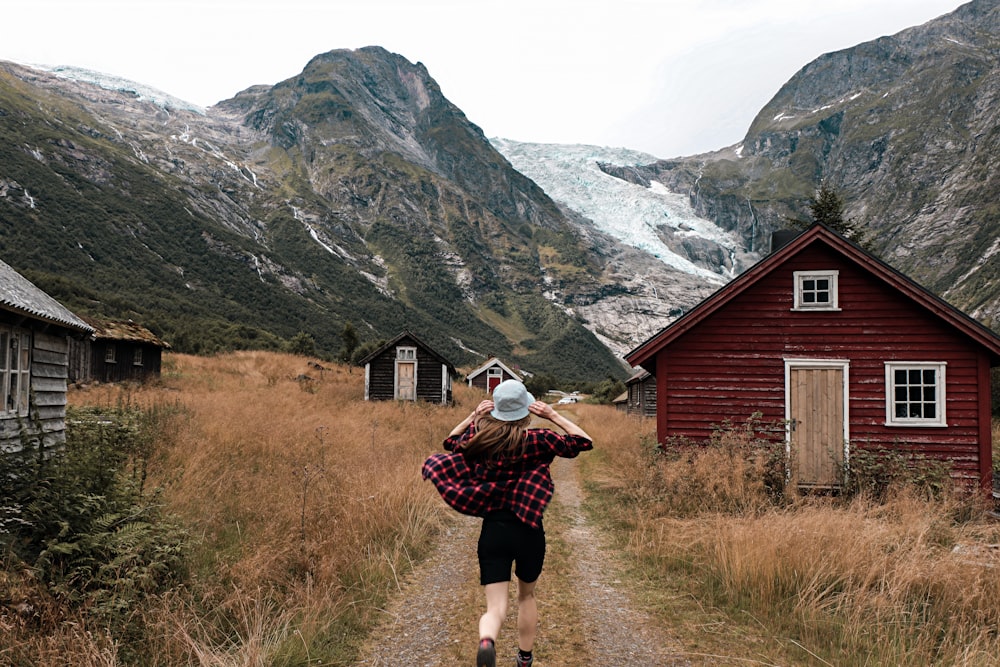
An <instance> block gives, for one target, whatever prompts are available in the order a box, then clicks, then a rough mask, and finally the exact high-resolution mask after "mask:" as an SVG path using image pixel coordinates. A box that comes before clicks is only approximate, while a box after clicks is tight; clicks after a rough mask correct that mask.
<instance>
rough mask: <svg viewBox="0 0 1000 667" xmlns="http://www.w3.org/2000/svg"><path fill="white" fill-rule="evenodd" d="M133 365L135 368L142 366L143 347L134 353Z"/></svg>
mask: <svg viewBox="0 0 1000 667" xmlns="http://www.w3.org/2000/svg"><path fill="white" fill-rule="evenodd" d="M132 365H133V366H142V348H141V347H137V348H135V351H134V352H133V353H132Z"/></svg>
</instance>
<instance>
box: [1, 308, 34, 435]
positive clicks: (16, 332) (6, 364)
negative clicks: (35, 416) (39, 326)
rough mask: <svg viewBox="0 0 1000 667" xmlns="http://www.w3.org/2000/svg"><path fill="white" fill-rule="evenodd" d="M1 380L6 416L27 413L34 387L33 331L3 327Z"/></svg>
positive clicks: (2, 410)
mask: <svg viewBox="0 0 1000 667" xmlns="http://www.w3.org/2000/svg"><path fill="white" fill-rule="evenodd" d="M0 383H2V389H0V391H2V393H3V399H2V400H3V407H2V409H0V412H2V413H3V414H5V415H8V416H10V415H20V416H22V417H23V416H25V415H27V414H28V400H29V391H30V386H31V334H30V333H29V332H28V331H26V330H24V329H18V328H16V327H0Z"/></svg>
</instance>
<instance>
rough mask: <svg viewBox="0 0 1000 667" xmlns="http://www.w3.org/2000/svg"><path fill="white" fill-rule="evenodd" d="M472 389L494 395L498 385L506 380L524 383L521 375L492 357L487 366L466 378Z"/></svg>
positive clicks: (481, 367) (484, 365)
mask: <svg viewBox="0 0 1000 667" xmlns="http://www.w3.org/2000/svg"><path fill="white" fill-rule="evenodd" d="M465 379H466V382H468V384H469V386H470V387H476V388H478V389H482V390H483V391H485V392H486V393H487V394H492V393H493V390H494V389H495V388H496V386H497V385H498V384H500V383H501V382H503V381H504V380H518V381H523V380H522V378H521V375H520V374H519V373H516V372H515V371H512V370H511V369H510V368H508V367H507V366H506V365H505V364H504V363H503V362H502V361H500V360H499V359H497V358H496V357H490V358H489V359H488V360H487V361H486V363H485V364H483V365H482V366H480V367H479V368H477V369H476V370H474V371H472V372H471V373H469V374H468V375H466V376H465Z"/></svg>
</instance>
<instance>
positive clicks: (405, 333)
mask: <svg viewBox="0 0 1000 667" xmlns="http://www.w3.org/2000/svg"><path fill="white" fill-rule="evenodd" d="M404 338H412V339H413V340H414V342H416V343H417V345H418V346H419V347H421V348H423V349H424V351H425V352H428V353H429V354H430V355H431V356H432V357H434V358H435V359H437V360H438V361H440V362H441V363H442V364H444V365H445V366H447V367H448V372H449V373H451V374H452V375H457V374H458V373H457V372H456V371H455V366H454V365H452V363H451V362H450V361H448V360H447V359H445V358H444V357H442V356H441V355H440V354H438V353H437V352H435V351H434V349H433V348H431V347H430V346H429V345H428V344H427V343H425V342H424V341H422V340H420V339H419V338H417V337H416V336H415V335H413V333H412V332H410V331H408V330H406V329H404V330H403V331H402V332H400V333H399V334H398V335H397V336H396V337H395V338H393V339H392V340H390V341H389V342H387V343H384V344H383V345H381V346H380V347H379V348H378V349H377V350H374V351H373V352H371V353H369V354H368V355H367V356H366V357H364V358H363V359H361V360H360V361H358V365H360V366H364V365H366V364H367V363H368V362H370V361H371V360H372V359H374V358H375V357H377V356H379V355H380V354H382V353H383V352H385V351H386V350H388V349H391V348H393V347H395V346H396V344H397V343H399V341H401V340H403V339H404Z"/></svg>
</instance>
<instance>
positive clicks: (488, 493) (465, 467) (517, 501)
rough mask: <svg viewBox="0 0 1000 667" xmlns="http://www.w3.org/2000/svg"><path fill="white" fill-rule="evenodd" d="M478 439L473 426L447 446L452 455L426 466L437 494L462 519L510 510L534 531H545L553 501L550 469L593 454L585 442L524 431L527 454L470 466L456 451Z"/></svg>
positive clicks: (545, 432) (546, 432)
mask: <svg viewBox="0 0 1000 667" xmlns="http://www.w3.org/2000/svg"><path fill="white" fill-rule="evenodd" d="M475 433H476V425H475V423H474V422H473V423H472V424H470V425H469V427H468V428H467V429H466V430H465V432H464V433H462V434H460V435H454V436H449V437H448V438H446V439H445V441H444V448H445V449H446V450H447V451H448V452H450V453H448V454H434V455H433V456H431V457H429V458H428V459H427V460H426V461H424V466H423V469H422V471H421V472H422V474H423V477H424V479H429V480H431V482H432V483H433V484H434V486H435V487H436V488H437V490H438V493H440V494H441V497H442V498H444V501H445V502H446V503H448V505H450V506H451V507H452V508H453V509H455V510H457V511H459V512H461V513H462V514H471V515H472V516H484V515H486V514H487V513H488V512H492V511H495V510H500V509H507V510H511V511H512V512H514V514H516V515H517V518H518V519H520V520H521V521H523V522H524V523H526V524H528V525H529V526H531V527H533V528H539V527H540V526H541V525H542V513H543V512H544V511H545V507H546V506H547V505H548V504H549V500H551V499H552V491H553V488H554V485H553V484H552V475H551V474H550V473H549V464H550V463H552V461H553V460H554V459H555V457H557V456H562V457H564V458H568V459H569V458H573V457H575V456H576V455H577V454H579V453H580V452H585V451H587V450H589V449H593V448H594V444H593V443H592V442H591V441H590V440H588V439H587V438H583V437H580V436H578V435H563V434H561V433H557V432H556V431H553V430H551V429H547V428H532V429H528V430H527V431H525V436H524V437H525V447H524V453H523V454H522V455H520V456H517V457H510V458H504V459H500V460H499V461H497V462H495V463H493V464H492V465H487V464H486V463H485V462H483V461H479V462H471V465H470V462H467V461H466V459H465V456H464V455H463V454H462V452H461V451H455V450H456V449H457V448H458V447H459V445H460V444H461V443H463V442H466V441H467V440H469V438H471V437H472V436H473V435H475Z"/></svg>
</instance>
